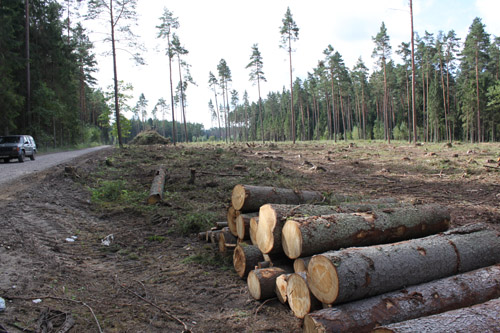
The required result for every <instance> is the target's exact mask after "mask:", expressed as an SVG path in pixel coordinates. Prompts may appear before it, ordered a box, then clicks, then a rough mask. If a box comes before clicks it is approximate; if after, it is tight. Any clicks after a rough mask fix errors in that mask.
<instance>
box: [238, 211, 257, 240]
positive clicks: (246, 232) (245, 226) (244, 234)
mask: <svg viewBox="0 0 500 333" xmlns="http://www.w3.org/2000/svg"><path fill="white" fill-rule="evenodd" d="M256 216H259V213H257V212H254V213H247V214H240V215H238V217H236V234H237V236H238V238H239V239H250V219H251V218H252V217H256Z"/></svg>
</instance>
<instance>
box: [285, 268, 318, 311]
mask: <svg viewBox="0 0 500 333" xmlns="http://www.w3.org/2000/svg"><path fill="white" fill-rule="evenodd" d="M286 296H287V299H288V304H289V305H290V309H292V312H293V314H294V315H295V317H297V318H300V319H302V318H304V316H305V315H306V314H308V313H309V312H310V311H311V308H312V303H313V300H312V299H311V293H310V291H309V287H308V286H307V282H306V281H305V280H304V278H302V276H300V275H299V274H297V273H294V274H292V275H290V276H289V277H288V283H287V287H286Z"/></svg>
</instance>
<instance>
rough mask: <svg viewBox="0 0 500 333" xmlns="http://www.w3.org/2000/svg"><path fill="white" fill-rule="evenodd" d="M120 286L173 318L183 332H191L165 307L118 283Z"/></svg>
mask: <svg viewBox="0 0 500 333" xmlns="http://www.w3.org/2000/svg"><path fill="white" fill-rule="evenodd" d="M120 287H122V288H123V289H125V290H126V291H127V292H129V293H131V294H132V295H134V296H136V297H138V298H140V299H141V300H143V301H144V302H146V303H148V304H149V305H151V306H153V307H155V308H156V309H158V310H159V311H160V312H163V313H164V314H165V315H167V317H169V318H170V319H172V320H175V321H176V322H178V323H179V324H181V325H182V326H184V330H183V331H182V332H183V333H191V330H190V329H189V328H188V326H187V325H186V324H185V323H184V322H183V321H182V320H180V319H179V318H177V317H176V316H174V315H173V314H171V313H170V312H168V311H167V310H165V309H162V308H161V307H159V306H158V305H157V304H155V303H153V302H151V301H150V300H148V299H146V298H144V297H142V296H141V295H139V294H137V293H136V292H135V291H133V290H130V289H128V288H127V287H125V286H124V285H121V284H120Z"/></svg>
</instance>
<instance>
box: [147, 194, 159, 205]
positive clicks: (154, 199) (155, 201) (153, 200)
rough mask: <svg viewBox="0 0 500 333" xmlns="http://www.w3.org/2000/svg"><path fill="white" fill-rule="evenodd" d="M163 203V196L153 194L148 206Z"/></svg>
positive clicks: (149, 198)
mask: <svg viewBox="0 0 500 333" xmlns="http://www.w3.org/2000/svg"><path fill="white" fill-rule="evenodd" d="M160 201H161V196H160V195H159V194H153V195H150V196H149V197H148V205H155V204H157V203H158V202H160Z"/></svg>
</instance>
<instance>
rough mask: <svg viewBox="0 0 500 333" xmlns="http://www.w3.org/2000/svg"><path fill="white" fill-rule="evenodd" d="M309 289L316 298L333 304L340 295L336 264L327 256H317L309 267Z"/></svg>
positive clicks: (310, 262)
mask: <svg viewBox="0 0 500 333" xmlns="http://www.w3.org/2000/svg"><path fill="white" fill-rule="evenodd" d="M307 280H308V282H309V288H310V289H311V292H312V293H313V294H314V296H316V298H317V299H318V300H319V301H320V302H322V303H325V304H332V303H333V302H335V300H336V299H337V297H338V294H339V278H338V274H337V269H336V268H335V266H334V264H333V263H332V262H331V261H330V260H329V259H328V258H326V257H325V256H322V255H315V256H314V257H312V258H311V261H309V265H308V266H307Z"/></svg>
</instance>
